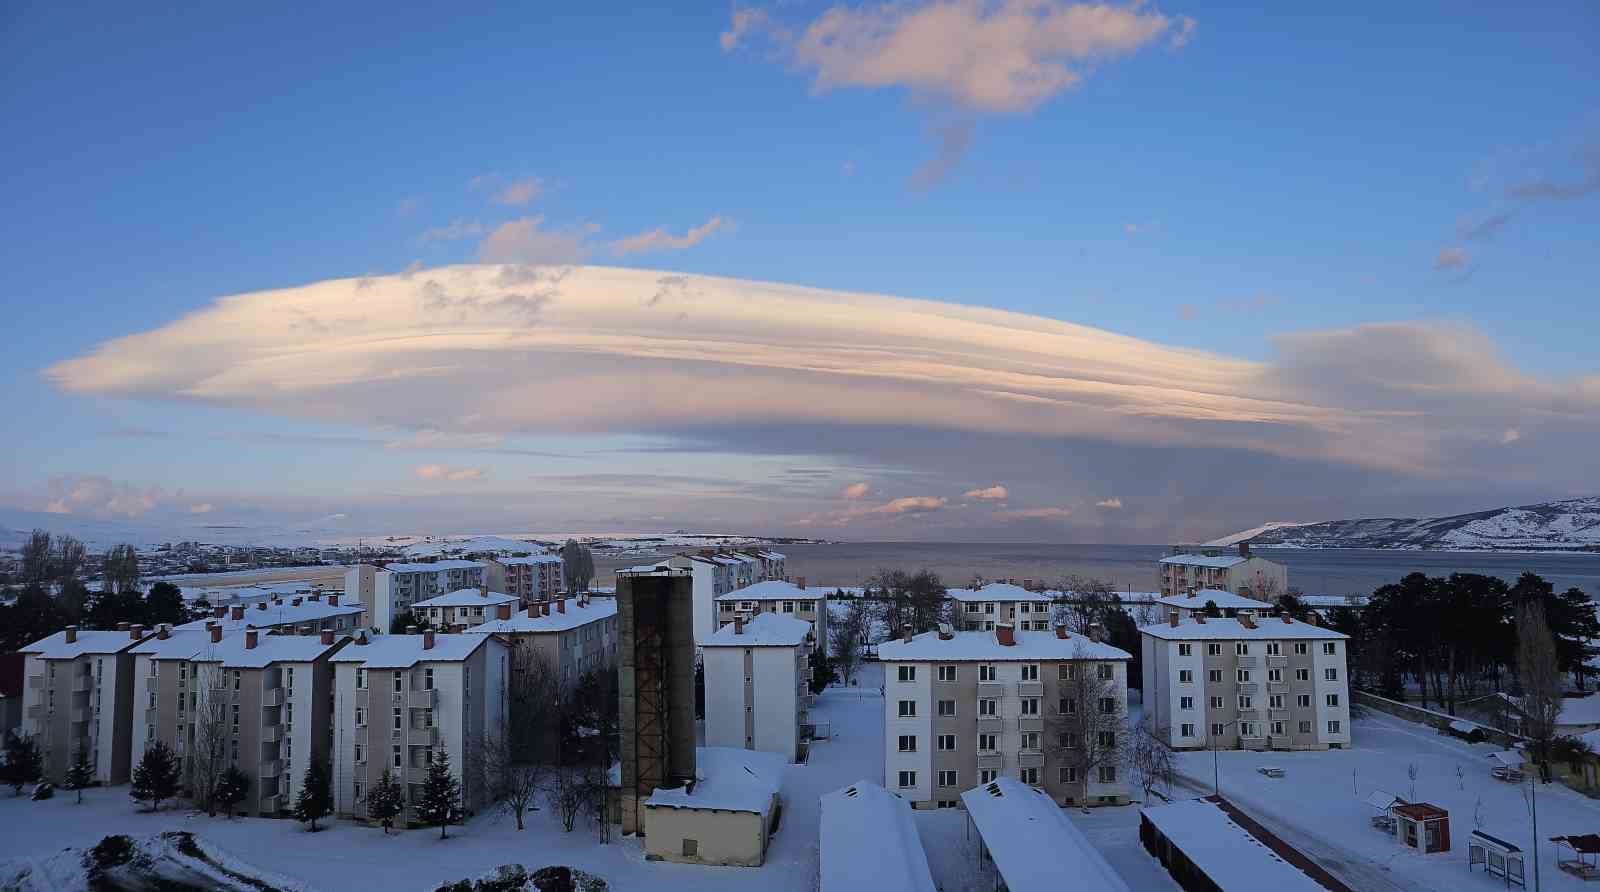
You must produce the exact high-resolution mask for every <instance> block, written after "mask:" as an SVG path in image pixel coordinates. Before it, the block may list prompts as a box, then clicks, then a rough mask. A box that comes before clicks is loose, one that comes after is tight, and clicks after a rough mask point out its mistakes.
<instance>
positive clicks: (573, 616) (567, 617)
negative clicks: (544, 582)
mask: <svg viewBox="0 0 1600 892" xmlns="http://www.w3.org/2000/svg"><path fill="white" fill-rule="evenodd" d="M549 603H550V604H551V608H550V614H549V615H548V616H529V615H528V614H527V611H520V612H518V613H514V614H512V615H511V618H510V619H491V620H489V621H488V622H485V623H481V624H479V625H476V626H472V627H470V628H468V629H467V634H469V635H472V634H483V633H489V632H506V633H512V632H565V631H568V630H570V629H576V628H577V627H579V626H582V625H586V624H588V623H592V622H595V621H597V620H602V619H606V618H608V617H612V616H616V615H617V599H615V598H593V599H591V600H590V601H589V603H588V604H587V605H584V604H581V603H579V602H578V601H577V600H575V599H571V598H568V599H567V601H566V605H567V609H566V612H565V613H563V612H561V611H560V610H557V609H556V608H555V606H554V602H549Z"/></svg>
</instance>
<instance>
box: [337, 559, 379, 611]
mask: <svg viewBox="0 0 1600 892" xmlns="http://www.w3.org/2000/svg"><path fill="white" fill-rule="evenodd" d="M377 590H378V568H377V567H375V566H373V565H372V564H352V565H350V567H348V568H347V569H346V570H345V571H344V597H345V600H346V601H347V602H348V603H351V604H360V605H361V606H362V607H365V608H366V609H367V616H368V617H371V616H373V615H374V613H373V606H372V602H373V599H374V597H375V596H376V594H377Z"/></svg>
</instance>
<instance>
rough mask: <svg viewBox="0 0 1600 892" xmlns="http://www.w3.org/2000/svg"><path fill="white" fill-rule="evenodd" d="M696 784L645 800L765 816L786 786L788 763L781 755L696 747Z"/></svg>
mask: <svg viewBox="0 0 1600 892" xmlns="http://www.w3.org/2000/svg"><path fill="white" fill-rule="evenodd" d="M694 755H695V781H694V784H693V785H691V786H688V787H676V788H673V789H670V790H669V789H660V788H657V789H656V791H655V792H653V793H651V794H650V798H649V799H646V800H645V805H648V806H654V807H656V808H690V809H715V810H717V811H747V812H753V813H755V814H758V815H765V814H767V812H768V811H769V810H771V808H772V797H773V795H774V794H776V793H777V792H778V790H779V788H781V787H782V785H783V769H784V766H785V765H786V764H787V763H785V762H784V759H783V757H782V756H780V755H778V754H777V753H763V752H760V751H758V750H745V749H735V748H733V747H728V746H702V747H696V748H695V751H694Z"/></svg>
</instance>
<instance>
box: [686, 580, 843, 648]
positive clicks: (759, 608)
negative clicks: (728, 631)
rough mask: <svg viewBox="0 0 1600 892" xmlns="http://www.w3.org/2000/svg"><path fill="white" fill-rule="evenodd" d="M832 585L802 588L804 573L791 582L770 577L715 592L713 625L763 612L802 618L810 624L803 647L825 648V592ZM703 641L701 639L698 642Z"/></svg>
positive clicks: (747, 620)
mask: <svg viewBox="0 0 1600 892" xmlns="http://www.w3.org/2000/svg"><path fill="white" fill-rule="evenodd" d="M830 591H832V589H824V588H806V579H805V577H804V576H801V577H797V578H796V579H795V581H794V582H785V581H783V580H781V579H773V580H769V581H767V582H758V583H756V584H754V585H747V586H745V587H744V588H739V589H734V590H733V591H731V592H728V593H726V594H722V595H718V596H717V627H718V628H719V629H721V628H725V627H726V626H727V624H728V623H731V622H733V621H734V620H736V619H742V620H744V621H745V622H746V623H747V624H748V623H749V622H750V621H751V620H753V619H754V618H755V617H757V616H759V615H761V614H763V613H776V614H779V615H781V616H791V617H794V618H795V619H802V620H805V621H806V622H807V623H809V624H810V626H811V636H810V640H808V641H807V642H806V643H805V647H806V649H807V651H808V652H809V651H811V650H818V649H820V650H821V651H822V652H823V653H827V649H828V593H829V592H830ZM702 643H704V642H702Z"/></svg>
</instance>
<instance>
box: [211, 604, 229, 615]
mask: <svg viewBox="0 0 1600 892" xmlns="http://www.w3.org/2000/svg"><path fill="white" fill-rule="evenodd" d="M211 615H212V616H214V617H216V618H217V619H222V618H223V617H225V616H227V615H228V608H227V607H225V606H223V605H221V604H218V605H217V607H216V609H215V610H213V611H211Z"/></svg>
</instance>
